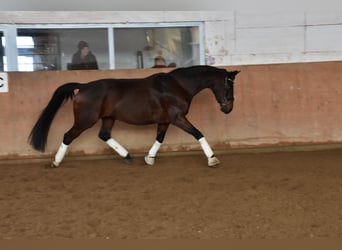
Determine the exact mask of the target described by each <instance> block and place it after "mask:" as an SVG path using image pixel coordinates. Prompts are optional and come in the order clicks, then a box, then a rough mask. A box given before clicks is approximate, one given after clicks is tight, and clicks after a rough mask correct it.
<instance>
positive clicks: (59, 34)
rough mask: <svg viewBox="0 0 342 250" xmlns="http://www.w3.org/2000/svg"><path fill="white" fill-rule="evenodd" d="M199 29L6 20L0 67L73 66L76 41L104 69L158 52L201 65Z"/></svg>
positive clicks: (148, 62)
mask: <svg viewBox="0 0 342 250" xmlns="http://www.w3.org/2000/svg"><path fill="white" fill-rule="evenodd" d="M202 34H203V32H202V24H201V23H195V22H191V23H150V24H148V23H147V24H141V23H139V24H132V23H131V24H88V25H87V24H60V25H52V24H51V25H49V24H32V25H26V24H23V25H8V26H6V27H5V28H4V30H3V29H0V38H1V39H0V41H1V44H0V53H1V54H0V56H1V60H0V70H4V71H7V70H9V71H38V70H68V69H72V67H70V66H71V65H70V64H71V62H72V58H73V55H74V54H75V53H76V52H77V51H78V44H79V42H80V41H85V42H86V43H87V44H88V45H89V49H90V51H91V52H92V53H93V54H94V56H95V57H96V60H97V65H98V68H99V69H104V70H106V69H132V68H151V67H153V66H154V59H155V57H157V56H160V57H163V58H164V59H165V63H166V66H168V65H169V64H172V65H176V66H177V67H184V66H190V65H195V64H203V63H204V49H203V35H202ZM6 42H7V44H6ZM6 45H7V46H6ZM5 51H6V55H5Z"/></svg>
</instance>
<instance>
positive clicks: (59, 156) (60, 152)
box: [53, 142, 68, 167]
mask: <svg viewBox="0 0 342 250" xmlns="http://www.w3.org/2000/svg"><path fill="white" fill-rule="evenodd" d="M67 149H68V145H65V144H64V143H63V142H62V144H61V145H60V146H59V149H58V151H57V153H56V155H55V161H54V162H53V164H54V165H55V166H56V167H57V166H58V165H59V164H60V163H61V162H62V161H63V159H64V156H65V154H66V151H67Z"/></svg>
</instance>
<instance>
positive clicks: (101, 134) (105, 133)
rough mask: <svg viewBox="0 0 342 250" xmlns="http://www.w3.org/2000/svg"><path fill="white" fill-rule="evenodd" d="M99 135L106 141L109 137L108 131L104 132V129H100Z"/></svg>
mask: <svg viewBox="0 0 342 250" xmlns="http://www.w3.org/2000/svg"><path fill="white" fill-rule="evenodd" d="M99 137H100V139H101V140H103V141H108V140H109V139H110V138H111V136H110V133H108V132H105V131H100V133H99Z"/></svg>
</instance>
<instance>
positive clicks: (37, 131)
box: [29, 83, 81, 152]
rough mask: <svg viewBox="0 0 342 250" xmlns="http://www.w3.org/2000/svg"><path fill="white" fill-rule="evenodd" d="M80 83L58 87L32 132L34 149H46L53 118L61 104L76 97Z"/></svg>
mask: <svg viewBox="0 0 342 250" xmlns="http://www.w3.org/2000/svg"><path fill="white" fill-rule="evenodd" d="M80 85H81V84H80V83H66V84H64V85H62V86H60V87H59V88H57V89H56V91H55V93H54V94H53V96H52V98H51V100H50V102H49V103H48V105H47V106H46V107H45V109H44V110H43V112H42V113H41V114H40V117H39V119H38V121H37V122H36V124H35V125H34V127H33V128H32V131H31V133H30V136H29V143H30V144H31V145H32V147H33V148H34V149H36V150H39V151H42V152H44V151H45V146H46V141H47V137H48V133H49V130H50V126H51V123H52V121H53V118H54V117H55V115H56V113H57V111H58V109H59V108H60V106H61V105H62V104H63V103H64V102H65V101H67V100H68V99H72V98H73V97H74V90H75V89H79V88H80Z"/></svg>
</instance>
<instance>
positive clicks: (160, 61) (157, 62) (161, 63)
mask: <svg viewBox="0 0 342 250" xmlns="http://www.w3.org/2000/svg"><path fill="white" fill-rule="evenodd" d="M152 68H166V62H165V59H164V57H162V56H160V55H159V56H157V57H155V58H154V66H153V67H152Z"/></svg>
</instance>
